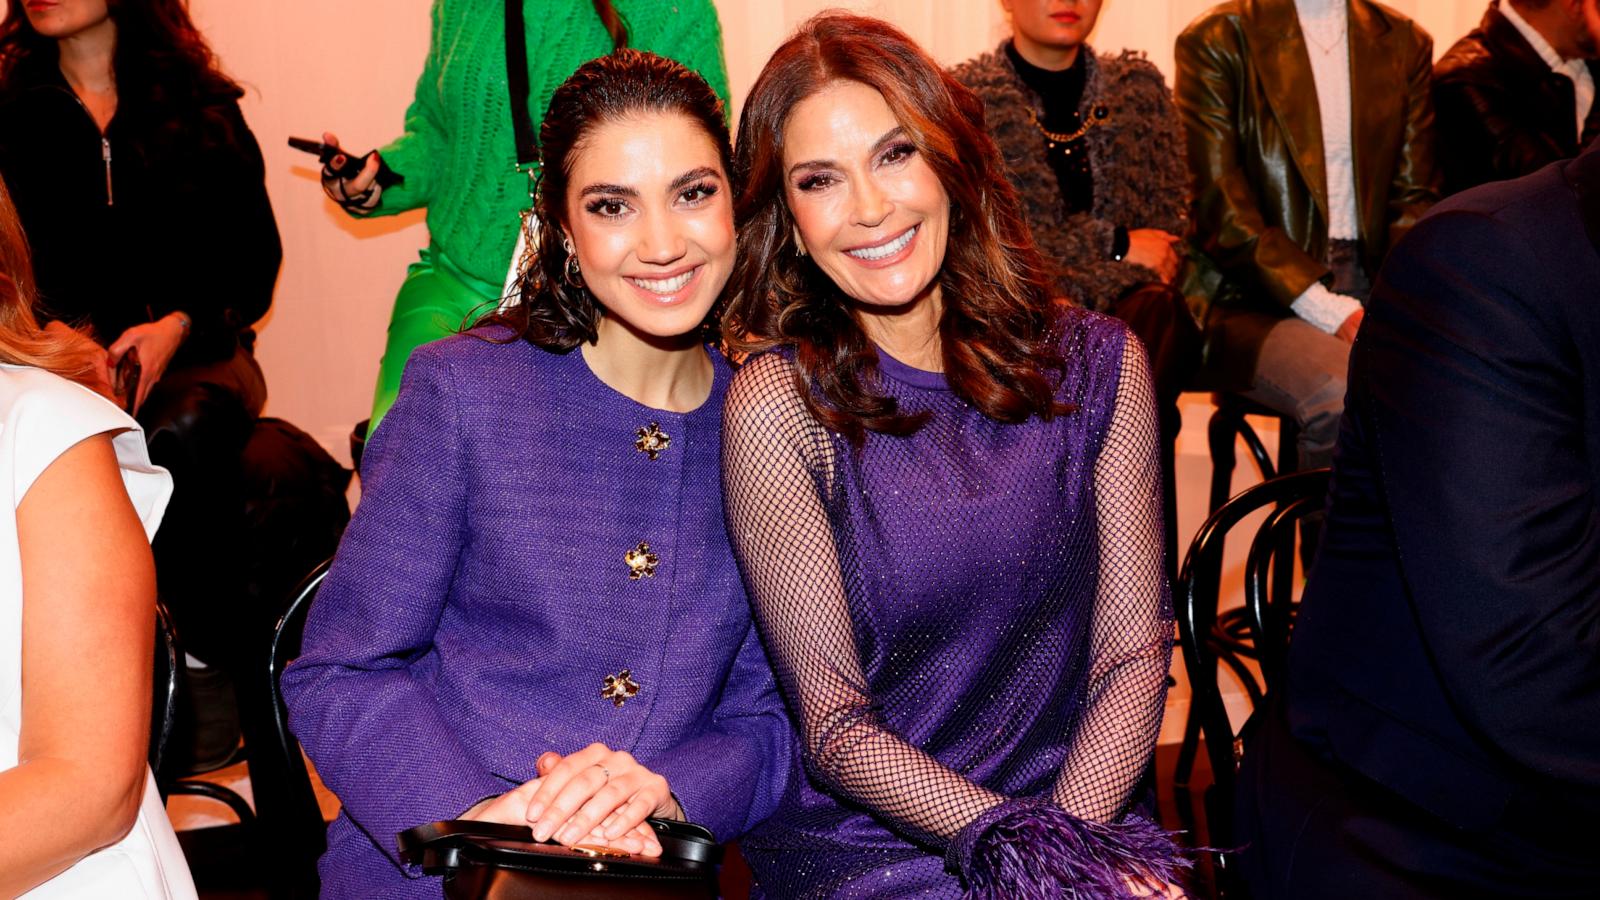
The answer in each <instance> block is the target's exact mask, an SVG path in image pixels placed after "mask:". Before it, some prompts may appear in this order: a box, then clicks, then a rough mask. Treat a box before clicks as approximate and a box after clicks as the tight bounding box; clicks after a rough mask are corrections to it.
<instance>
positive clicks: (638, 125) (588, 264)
mask: <svg viewBox="0 0 1600 900" xmlns="http://www.w3.org/2000/svg"><path fill="white" fill-rule="evenodd" d="M572 157H573V165H572V171H571V173H570V174H569V176H568V179H567V192H566V207H567V223H566V228H565V231H566V233H567V235H568V236H569V237H570V238H571V239H572V243H573V245H574V248H575V249H576V252H577V256H578V264H579V267H580V269H581V272H582V278H583V283H584V285H585V286H586V287H587V288H588V289H589V293H590V294H591V295H593V297H594V299H595V300H596V301H597V302H598V303H599V304H600V305H601V306H603V307H605V311H606V315H605V318H604V319H602V320H601V322H600V333H601V336H602V339H603V338H604V336H605V333H606V332H607V331H608V330H610V329H614V328H618V327H621V328H626V329H627V330H629V331H631V332H633V333H634V334H636V335H638V336H641V337H644V338H646V339H649V338H672V337H678V336H682V335H687V334H691V333H692V332H694V331H695V330H696V329H697V328H698V327H699V326H700V324H701V323H702V322H704V321H705V318H706V315H707V314H708V313H709V312H710V311H711V306H712V304H713V303H715V302H716V299H717V295H718V294H720V293H721V292H722V287H723V285H724V284H726V283H727V280H728V273H729V272H730V271H731V270H732V268H733V253H734V230H733V203H732V201H731V199H730V198H729V190H728V176H727V173H726V172H724V171H723V168H722V160H721V157H720V156H719V155H718V153H717V146H716V144H715V143H714V142H713V141H712V139H711V137H710V136H709V135H707V134H706V133H705V130H704V129H703V128H701V127H700V126H699V125H697V124H696V123H695V122H694V120H692V119H690V118H689V117H687V116H684V115H682V114H679V113H675V112H666V113H662V112H643V113H637V114H634V115H629V116H626V117H624V118H622V119H618V120H614V121H609V122H603V123H601V124H600V125H598V126H596V127H595V128H594V129H593V130H592V131H591V132H589V133H588V134H587V135H585V136H584V138H583V140H582V142H581V143H580V144H579V146H578V147H577V148H576V149H575V150H574V152H573V154H572Z"/></svg>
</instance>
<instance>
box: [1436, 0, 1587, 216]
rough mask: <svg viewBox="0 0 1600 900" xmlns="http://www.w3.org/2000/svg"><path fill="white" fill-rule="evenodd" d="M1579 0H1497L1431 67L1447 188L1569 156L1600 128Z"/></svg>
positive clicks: (1452, 189)
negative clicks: (1480, 19) (1470, 29)
mask: <svg viewBox="0 0 1600 900" xmlns="http://www.w3.org/2000/svg"><path fill="white" fill-rule="evenodd" d="M1581 2H1582V0H1504V2H1502V0H1493V2H1491V3H1490V4H1489V9H1488V11H1487V12H1485V13H1484V15H1483V22H1481V23H1480V24H1479V25H1478V27H1477V28H1475V29H1473V30H1472V31H1471V32H1469V33H1468V34H1467V36H1466V37H1464V38H1462V39H1461V40H1459V41H1457V42H1456V44H1455V46H1453V47H1451V48H1450V50H1449V52H1447V53H1446V54H1445V55H1444V56H1442V57H1440V59H1439V62H1438V63H1437V64H1435V65H1434V69H1433V77H1434V82H1433V105H1434V110H1435V115H1436V116H1437V121H1438V128H1439V145H1438V147H1439V149H1438V154H1439V162H1440V164H1441V166H1442V167H1443V169H1444V176H1445V191H1446V193H1454V192H1456V191H1460V190H1465V189H1466V188H1469V187H1472V186H1474V185H1478V184H1483V183H1484V182H1486V181H1500V180H1503V179H1507V178H1519V177H1521V176H1523V175H1527V174H1528V173H1530V172H1533V171H1534V170H1536V169H1539V168H1541V167H1543V166H1545V165H1547V164H1549V163H1552V162H1555V161H1556V160H1558V159H1570V158H1571V157H1573V156H1576V155H1578V151H1579V150H1580V149H1582V148H1583V147H1585V146H1587V145H1588V144H1589V142H1590V141H1592V140H1593V139H1594V136H1595V134H1596V133H1597V132H1600V104H1596V103H1595V102H1594V95H1595V84H1596V82H1597V81H1600V64H1597V63H1596V62H1595V61H1594V58H1595V57H1596V56H1597V55H1600V51H1597V47H1596V44H1595V41H1594V39H1593V38H1592V37H1590V35H1589V32H1588V30H1587V29H1586V28H1585V27H1584V24H1583V14H1582V10H1581V8H1580V3H1581Z"/></svg>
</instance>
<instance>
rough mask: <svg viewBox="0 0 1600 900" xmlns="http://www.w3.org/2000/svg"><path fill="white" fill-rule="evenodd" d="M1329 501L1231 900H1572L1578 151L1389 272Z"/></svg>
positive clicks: (1596, 702) (1583, 651)
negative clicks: (1245, 897)
mask: <svg viewBox="0 0 1600 900" xmlns="http://www.w3.org/2000/svg"><path fill="white" fill-rule="evenodd" d="M1584 3H1585V7H1586V9H1587V13H1588V15H1589V16H1590V18H1591V21H1592V24H1593V27H1594V29H1595V32H1596V34H1597V35H1600V0H1584ZM1330 492H1331V498H1330V505H1329V513H1328V519H1327V526H1326V530H1325V531H1324V533H1323V540H1322V547H1321V555H1320V556H1319V557H1318V559H1317V563H1316V567H1315V569H1314V570H1313V571H1312V573H1311V577H1310V581H1309V583H1308V584H1307V586H1306V591H1305V598H1304V603H1303V605H1302V606H1301V609H1300V614H1299V618H1298V620H1297V623H1296V626H1295V634H1294V643H1293V645H1292V647H1291V648H1290V661H1289V678H1288V685H1287V687H1288V689H1287V690H1286V691H1284V692H1283V695H1282V696H1279V697H1277V698H1275V699H1274V701H1273V702H1272V703H1271V704H1269V706H1268V708H1267V710H1266V711H1265V712H1264V714H1263V715H1261V716H1260V717H1258V718H1259V722H1257V723H1256V725H1255V726H1254V731H1253V733H1251V734H1250V735H1248V736H1247V745H1246V752H1245V758H1244V763H1243V766H1242V767H1241V771H1240V793H1239V798H1238V801H1239V802H1238V821H1239V823H1240V827H1241V834H1240V837H1241V839H1242V840H1243V841H1244V842H1246V843H1247V849H1246V850H1245V851H1244V853H1243V854H1242V855H1241V858H1240V862H1241V864H1242V869H1243V871H1244V872H1245V874H1246V877H1247V880H1249V881H1250V886H1251V889H1252V894H1253V895H1254V896H1255V897H1257V898H1258V900H1265V898H1275V897H1294V898H1309V897H1483V896H1513V895H1514V896H1540V897H1545V896H1549V897H1556V896H1561V897H1567V896H1572V897H1576V896H1593V895H1594V892H1595V890H1596V889H1597V885H1600V852H1597V851H1596V837H1597V836H1600V825H1597V823H1600V146H1591V147H1590V148H1589V149H1588V150H1587V151H1586V152H1585V153H1584V154H1583V155H1581V156H1579V157H1578V158H1577V159H1575V160H1571V161H1566V162H1559V163H1554V164H1552V165H1550V166H1547V167H1545V168H1543V169H1541V170H1539V171H1538V172H1537V173H1535V174H1533V175H1530V176H1527V177H1525V178H1522V179H1519V180H1516V181H1509V182H1501V183H1497V184H1492V185H1485V186H1483V187H1480V188H1478V189H1475V190H1472V191H1468V192H1466V193H1463V194H1461V195H1458V196H1456V197H1453V198H1451V199H1449V200H1447V201H1445V202H1444V203H1442V204H1440V205H1438V206H1436V207H1434V209H1433V211H1432V212H1431V213H1430V214H1429V215H1428V216H1426V217H1425V218H1424V219H1423V220H1422V221H1421V222H1419V223H1418V224H1417V226H1416V228H1414V229H1413V230H1412V232H1411V234H1410V235H1408V236H1407V237H1406V239H1405V240H1403V241H1401V242H1400V243H1399V245H1398V246H1396V247H1395V249H1394V251H1393V252H1392V253H1391V254H1390V255H1389V259H1388V261H1387V263H1386V264H1385V266H1384V270H1383V273H1382V275H1381V277H1380V278H1379V281H1378V284H1377V286H1376V288H1375V289H1374V291H1373V296H1372V300H1371V303H1370V305H1369V306H1368V311H1367V315H1366V319H1365V322H1364V323H1363V324H1362V326H1361V336H1360V338H1359V339H1358V340H1357V341H1356V344H1355V347H1354V349H1353V350H1352V352H1351V363H1350V392H1349V396H1348V398H1347V400H1346V407H1345V416H1344V420H1343V423H1342V427H1341V432H1340V437H1339V444H1338V448H1337V451H1336V453H1335V458H1334V477H1333V484H1332V487H1331V489H1330Z"/></svg>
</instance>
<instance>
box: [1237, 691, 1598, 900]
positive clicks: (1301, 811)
mask: <svg viewBox="0 0 1600 900" xmlns="http://www.w3.org/2000/svg"><path fill="white" fill-rule="evenodd" d="M1250 728H1251V731H1250V732H1249V733H1248V734H1247V736H1246V743H1245V754H1244V760H1243V763H1242V764H1241V766H1240V769H1239V782H1238V790H1237V795H1236V806H1235V814H1234V819H1235V822H1236V823H1237V826H1238V834H1237V835H1236V837H1237V838H1238V840H1237V841H1236V842H1235V846H1242V847H1243V848H1244V849H1243V850H1242V851H1241V852H1240V853H1239V854H1238V863H1239V874H1240V875H1241V876H1242V877H1243V878H1244V880H1245V882H1246V883H1247V885H1248V887H1249V891H1250V896H1251V897H1252V898H1254V900H1319V898H1329V900H1333V898H1338V900H1345V898H1354V897H1362V898H1365V897H1374V898H1377V897H1381V898H1385V900H1387V898H1395V900H1405V898H1440V900H1444V898H1450V900H1457V898H1463V897H1593V896H1595V890H1596V883H1597V879H1600V861H1597V860H1600V857H1597V856H1596V854H1595V853H1594V851H1593V848H1592V845H1591V844H1590V843H1589V841H1588V840H1587V838H1586V837H1585V833H1586V831H1588V832H1592V825H1593V823H1592V822H1590V821H1587V820H1584V819H1582V818H1573V817H1569V816H1566V815H1562V814H1558V813H1557V812H1555V811H1554V810H1540V809H1538V808H1537V806H1534V807H1532V808H1529V809H1526V810H1524V811H1523V812H1522V814H1521V815H1518V814H1515V813H1511V812H1508V814H1507V816H1506V819H1505V821H1503V822H1501V823H1500V824H1498V825H1490V826H1486V827H1484V828H1482V829H1467V828H1460V827H1456V826H1455V825H1453V824H1451V823H1448V822H1446V821H1444V820H1443V819H1441V818H1438V817H1435V816H1434V815H1432V814H1430V813H1428V812H1426V811H1424V810H1423V809H1422V808H1421V807H1418V806H1414V805H1412V804H1411V803H1409V802H1407V801H1406V800H1405V799H1403V798H1401V797H1400V796H1399V795H1398V794H1396V793H1394V792H1393V791H1391V790H1390V789H1389V788H1387V787H1385V786H1383V785H1380V784H1378V783H1377V782H1375V781H1371V780H1369V779H1367V778H1365V777H1363V776H1362V775H1360V774H1359V773H1357V772H1355V771H1353V770H1351V769H1349V768H1347V767H1345V766H1342V765H1340V764H1338V763H1335V762H1330V761H1327V760H1324V759H1321V758H1319V757H1318V756H1317V755H1316V754H1315V753H1314V752H1313V751H1312V750H1311V749H1310V748H1309V747H1307V746H1306V745H1304V744H1302V743H1301V742H1300V741H1299V740H1298V739H1296V738H1295V737H1294V735H1293V734H1292V733H1291V732H1290V731H1289V727H1288V723H1287V720H1286V718H1285V713H1284V710H1283V708H1282V704H1281V703H1280V702H1278V701H1269V703H1268V706H1267V707H1266V708H1264V709H1262V710H1260V711H1258V713H1257V716H1256V719H1255V720H1253V721H1252V724H1251V726H1250ZM1222 802H1224V803H1226V802H1227V798H1222Z"/></svg>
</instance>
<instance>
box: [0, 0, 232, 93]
mask: <svg viewBox="0 0 1600 900" xmlns="http://www.w3.org/2000/svg"><path fill="white" fill-rule="evenodd" d="M106 5H107V7H108V9H109V11H110V13H111V20H112V21H113V22H115V23H116V26H117V51H116V57H115V58H114V60H113V61H112V69H113V70H115V72H116V76H117V97H118V105H119V106H122V105H125V104H126V105H129V106H134V107H135V108H138V109H140V110H141V111H146V112H152V113H155V114H156V115H159V116H160V117H161V119H162V120H164V121H166V120H172V119H174V118H181V117H174V116H171V115H162V114H163V113H166V112H168V111H171V110H186V109H194V108H204V107H207V106H211V105H215V104H217V103H220V102H225V101H232V100H237V99H239V98H240V97H242V96H244V90H243V89H242V88H240V87H239V85H238V83H237V82H235V81H234V80H233V79H232V78H229V77H228V76H227V75H225V74H223V72H222V70H221V69H220V68H219V67H218V65H217V60H216V57H215V56H214V55H213V54H212V52H211V48H210V47H209V46H207V44H206V41H205V38H204V37H201V35H200V30H199V29H198V28H195V26H194V20H193V19H191V18H190V17H189V6H188V4H187V3H186V2H184V0H107V4H106ZM24 6H25V4H23V3H16V2H13V3H11V4H9V5H8V8H7V10H6V16H5V18H4V19H0V86H6V85H9V84H10V83H11V80H12V77H13V76H14V75H15V73H16V71H17V70H18V69H19V68H20V67H23V66H31V65H35V64H38V65H51V66H54V65H55V63H56V54H57V49H56V42H55V40H54V39H52V38H48V37H45V36H44V35H42V34H40V33H39V32H37V31H35V30H34V29H33V25H32V24H31V23H29V22H28V14H27V10H26V9H24ZM130 101H131V102H130Z"/></svg>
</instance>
